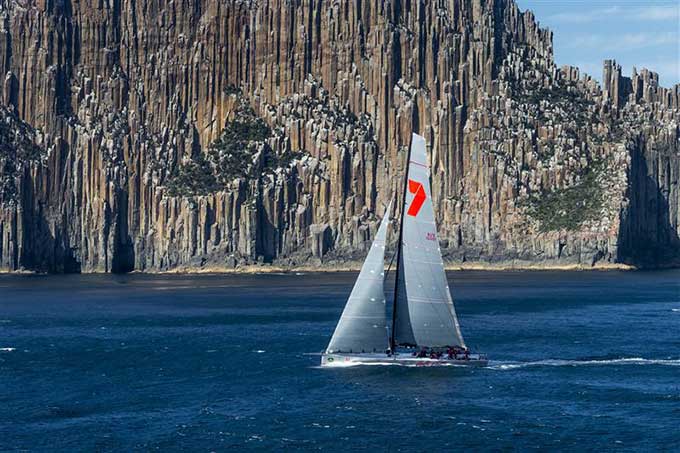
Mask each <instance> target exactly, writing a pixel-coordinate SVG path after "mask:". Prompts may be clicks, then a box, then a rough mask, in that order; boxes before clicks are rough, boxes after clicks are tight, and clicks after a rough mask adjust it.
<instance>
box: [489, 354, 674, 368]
mask: <svg viewBox="0 0 680 453" xmlns="http://www.w3.org/2000/svg"><path fill="white" fill-rule="evenodd" d="M608 365H662V366H680V359H643V358H641V357H628V358H620V359H599V360H562V359H547V360H537V361H535V362H497V361H491V362H490V363H489V368H490V369H492V370H516V369H518V368H529V367H545V366H608Z"/></svg>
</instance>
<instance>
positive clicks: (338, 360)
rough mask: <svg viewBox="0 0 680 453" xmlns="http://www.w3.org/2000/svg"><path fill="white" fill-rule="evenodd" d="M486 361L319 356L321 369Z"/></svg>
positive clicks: (482, 361) (481, 361)
mask: <svg viewBox="0 0 680 453" xmlns="http://www.w3.org/2000/svg"><path fill="white" fill-rule="evenodd" d="M487 364H488V360H487V359H486V357H485V356H482V355H479V354H470V356H469V358H468V359H463V358H458V359H449V358H446V357H442V358H440V359H431V358H429V357H422V358H421V357H414V356H412V355H409V354H393V355H387V354H379V353H369V354H346V353H340V354H336V353H324V354H322V355H321V366H322V367H329V368H330V367H337V368H340V367H349V366H358V365H400V366H411V367H432V366H473V367H485V366H487Z"/></svg>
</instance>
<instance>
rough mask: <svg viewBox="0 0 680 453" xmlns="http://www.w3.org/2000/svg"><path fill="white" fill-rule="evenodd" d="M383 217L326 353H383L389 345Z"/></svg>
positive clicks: (386, 214) (386, 213) (385, 236)
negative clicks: (384, 283)
mask: <svg viewBox="0 0 680 453" xmlns="http://www.w3.org/2000/svg"><path fill="white" fill-rule="evenodd" d="M389 212H390V208H389V207H388V208H387V210H386V211H385V217H383V219H382V221H381V222H380V227H379V228H378V232H377V234H376V236H375V239H374V240H373V244H372V245H371V249H370V250H369V252H368V256H367V257H366V261H364V264H363V266H362V267H361V272H360V273H359V276H358V277H357V280H356V282H355V283H354V288H353V289H352V293H351V294H350V296H349V298H348V299H347V304H346V305H345V309H344V310H343V312H342V316H341V317H340V322H338V325H337V327H336V328H335V332H334V333H333V337H332V338H331V341H330V343H329V344H328V348H327V352H351V351H355V352H359V351H365V352H369V351H384V350H385V349H386V348H387V345H388V339H387V338H388V337H387V319H386V310H385V303H386V301H385V292H384V285H383V280H384V277H385V273H384V266H385V264H384V262H385V240H386V238H387V227H388V224H389Z"/></svg>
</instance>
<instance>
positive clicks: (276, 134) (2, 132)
mask: <svg viewBox="0 0 680 453" xmlns="http://www.w3.org/2000/svg"><path fill="white" fill-rule="evenodd" d="M0 69H1V70H2V74H4V81H3V82H2V84H3V86H2V90H1V92H0V101H1V103H2V107H1V108H0V184H1V187H0V189H1V191H0V269H2V270H18V269H30V270H39V271H56V272H60V271H63V272H72V271H82V272H91V271H99V272H124V271H131V270H147V271H151V270H153V271H155V270H170V269H176V268H198V267H207V266H218V267H223V268H234V267H239V266H243V265H247V264H256V263H276V264H279V265H282V266H288V267H295V266H300V265H329V266H331V265H338V264H340V263H345V262H348V261H353V260H357V259H360V258H361V257H362V256H363V254H364V252H365V250H366V249H367V247H368V245H369V244H370V240H371V238H372V236H373V234H374V232H375V230H376V227H377V219H379V218H380V217H382V215H383V214H384V210H385V209H386V206H387V204H388V202H389V201H390V199H392V197H393V196H394V194H396V193H398V191H399V186H400V184H401V181H402V178H401V175H402V172H401V171H402V168H403V166H404V160H405V149H406V147H407V145H408V143H409V137H410V134H411V132H412V131H417V132H419V133H420V134H422V135H424V136H425V137H426V138H427V141H428V143H429V146H430V147H431V151H432V153H431V156H432V182H433V188H434V195H433V198H434V200H433V201H434V203H435V206H436V210H437V214H438V216H439V224H440V235H441V242H442V244H441V245H442V249H443V250H444V252H445V255H446V257H447V259H448V260H449V261H451V262H461V261H468V262H469V261H475V262H492V263H506V264H512V263H515V264H518V265H522V264H531V263H534V264H544V265H567V264H581V265H584V266H591V265H596V264H601V263H629V264H634V265H642V266H661V265H673V264H677V262H678V261H680V260H678V257H680V240H679V239H678V234H679V231H680V230H679V229H678V228H679V226H678V225H679V223H680V218H679V216H680V213H679V210H678V207H679V205H680V193H679V188H678V178H679V176H680V160H679V159H678V153H679V151H680V150H679V137H680V135H679V129H678V123H679V121H680V85H676V86H675V88H673V89H665V88H661V87H659V85H658V77H657V75H656V74H654V73H653V72H649V71H647V70H642V71H641V72H640V73H634V74H633V75H632V77H630V78H628V77H624V76H622V74H621V69H620V67H619V66H617V65H616V63H615V62H614V61H607V62H605V67H604V74H603V80H604V81H603V84H602V85H601V86H600V84H598V83H597V82H596V81H594V80H593V79H591V78H590V77H588V76H585V75H584V76H583V77H581V75H580V74H579V71H578V69H577V68H572V67H562V68H557V67H556V66H555V63H554V59H553V53H552V34H551V32H549V31H548V30H545V29H541V28H540V27H539V26H538V24H537V22H536V19H535V18H534V17H533V15H532V14H531V12H521V11H520V10H519V9H518V7H517V6H516V5H515V4H514V3H513V2H512V1H510V0H419V1H408V0H384V1H381V0H378V1H372V2H368V1H361V0H348V1H326V0H294V1H291V0H259V1H255V0H253V1H247V0H227V1H200V0H186V1H184V2H174V1H169V2H168V1H163V0H160V1H150V0H137V1H128V0H114V1H111V2H93V1H90V0H82V1H73V0H0Z"/></svg>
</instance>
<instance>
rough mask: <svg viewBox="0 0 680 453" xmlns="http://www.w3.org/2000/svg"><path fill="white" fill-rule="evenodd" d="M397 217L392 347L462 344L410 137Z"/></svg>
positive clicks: (424, 167) (417, 139)
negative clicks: (399, 233) (398, 226)
mask: <svg viewBox="0 0 680 453" xmlns="http://www.w3.org/2000/svg"><path fill="white" fill-rule="evenodd" d="M407 171H408V173H407V177H406V184H407V189H408V190H407V191H406V192H405V197H404V206H403V209H402V219H401V235H400V236H401V237H400V244H399V246H400V252H401V253H400V254H399V255H400V261H399V272H398V275H397V278H398V279H399V281H398V284H397V286H396V287H397V297H396V298H395V309H394V316H396V319H395V322H394V325H395V342H396V344H411V345H413V344H415V345H418V346H427V347H443V346H462V347H464V346H465V342H464V341H463V337H462V335H461V333H460V327H459V325H458V319H457V317H456V312H455V309H454V307H453V300H452V299H451V294H450V292H449V287H448V283H447V280H446V273H445V271H444V263H443V260H442V256H441V251H440V248H439V240H438V237H437V228H436V224H435V220H434V209H433V205H432V191H431V187H430V172H429V164H428V159H427V151H426V146H425V139H424V138H423V137H421V136H419V135H416V134H413V139H412V141H411V149H410V152H409V165H408V170H407Z"/></svg>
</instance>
